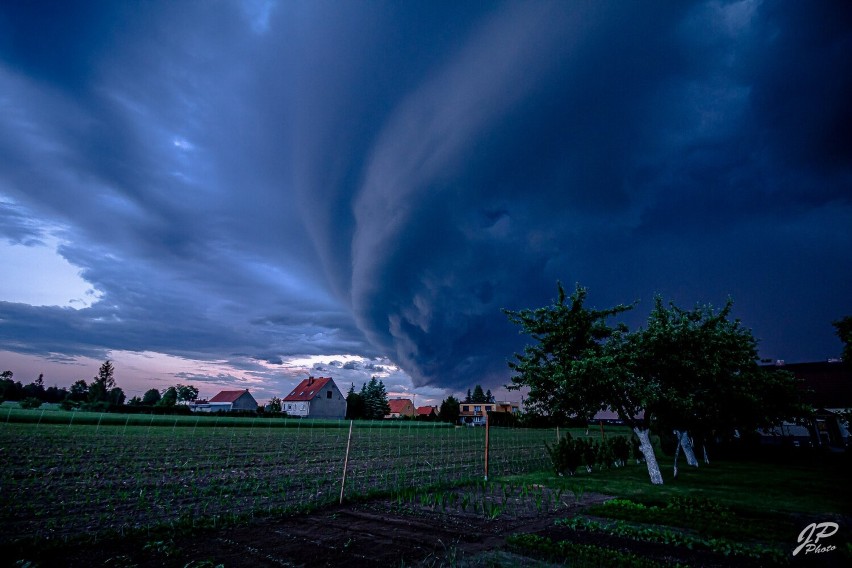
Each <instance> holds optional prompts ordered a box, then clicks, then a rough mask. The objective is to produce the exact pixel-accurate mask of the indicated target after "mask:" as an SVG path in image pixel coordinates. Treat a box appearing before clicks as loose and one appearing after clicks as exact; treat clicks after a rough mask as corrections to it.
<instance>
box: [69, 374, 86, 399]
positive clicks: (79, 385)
mask: <svg viewBox="0 0 852 568" xmlns="http://www.w3.org/2000/svg"><path fill="white" fill-rule="evenodd" d="M88 396H89V385H88V384H87V383H86V381H84V380H83V379H80V380H79V381H76V382H75V383H74V384H73V385H71V391H70V392H69V393H68V399H69V400H71V401H73V402H83V401H85V400H86V399H87V398H88Z"/></svg>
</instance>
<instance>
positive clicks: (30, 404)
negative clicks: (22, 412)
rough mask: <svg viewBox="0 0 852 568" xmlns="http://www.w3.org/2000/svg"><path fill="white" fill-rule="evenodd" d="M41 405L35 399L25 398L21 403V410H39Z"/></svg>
mask: <svg viewBox="0 0 852 568" xmlns="http://www.w3.org/2000/svg"><path fill="white" fill-rule="evenodd" d="M41 404H42V403H41V401H40V400H39V399H37V398H35V397H29V398H25V399H24V400H22V401H21V402H20V405H21V408H24V409H33V408H38V407H39V406H41Z"/></svg>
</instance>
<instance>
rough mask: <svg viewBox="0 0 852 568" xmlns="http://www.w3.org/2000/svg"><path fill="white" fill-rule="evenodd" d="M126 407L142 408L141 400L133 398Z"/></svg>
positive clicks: (136, 397)
mask: <svg viewBox="0 0 852 568" xmlns="http://www.w3.org/2000/svg"><path fill="white" fill-rule="evenodd" d="M157 394H159V393H157ZM127 406H142V399H141V398H139V397H138V396H134V397H133V398H131V399H130V401H129V402H128V403H127Z"/></svg>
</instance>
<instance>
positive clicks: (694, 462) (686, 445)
mask: <svg viewBox="0 0 852 568" xmlns="http://www.w3.org/2000/svg"><path fill="white" fill-rule="evenodd" d="M674 435H675V438H677V440H678V446H679V447H681V448H683V455H684V457H686V463H688V464H689V465H691V466H692V467H698V459H696V457H695V450H693V449H692V440H690V439H689V436H688V435H687V433H686V430H675V431H674Z"/></svg>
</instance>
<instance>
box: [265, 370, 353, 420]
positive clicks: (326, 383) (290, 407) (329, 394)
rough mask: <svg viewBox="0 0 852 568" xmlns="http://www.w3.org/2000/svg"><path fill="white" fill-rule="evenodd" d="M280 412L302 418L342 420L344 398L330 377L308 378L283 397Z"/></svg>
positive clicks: (344, 412) (344, 414)
mask: <svg viewBox="0 0 852 568" xmlns="http://www.w3.org/2000/svg"><path fill="white" fill-rule="evenodd" d="M281 410H283V411H284V412H286V413H287V414H289V415H290V416H301V417H303V418H343V417H345V416H346V398H345V397H344V396H343V393H341V392H340V389H339V388H337V385H336V384H335V383H334V380H333V379H332V378H331V377H316V378H314V377H308V378H307V379H305V380H304V381H302V382H301V383H299V384H298V385H297V386H296V388H294V389H293V391H292V392H291V393H290V394H288V395H287V396H285V397H284V399H283V400H282V401H281Z"/></svg>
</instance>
